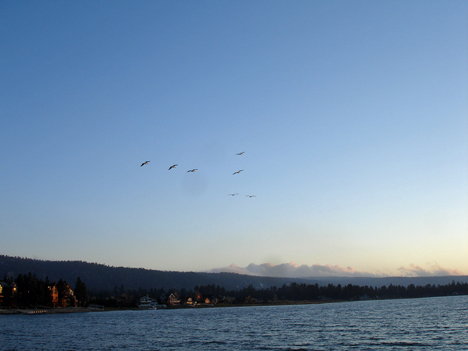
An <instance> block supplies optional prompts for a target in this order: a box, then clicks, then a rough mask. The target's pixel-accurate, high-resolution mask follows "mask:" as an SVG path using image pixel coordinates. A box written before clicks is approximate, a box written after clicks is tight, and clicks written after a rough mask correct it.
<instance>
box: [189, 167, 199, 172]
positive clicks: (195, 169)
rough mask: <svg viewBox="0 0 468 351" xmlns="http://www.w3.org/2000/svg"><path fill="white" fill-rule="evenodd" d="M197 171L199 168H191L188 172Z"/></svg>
mask: <svg viewBox="0 0 468 351" xmlns="http://www.w3.org/2000/svg"><path fill="white" fill-rule="evenodd" d="M195 171H198V169H197V168H194V169H189V170H188V171H187V172H192V173H193V172H195Z"/></svg>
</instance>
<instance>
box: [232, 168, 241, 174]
mask: <svg viewBox="0 0 468 351" xmlns="http://www.w3.org/2000/svg"><path fill="white" fill-rule="evenodd" d="M242 171H243V169H240V170H238V171H237V172H234V173H233V174H232V175H234V174H239V173H240V172H242Z"/></svg>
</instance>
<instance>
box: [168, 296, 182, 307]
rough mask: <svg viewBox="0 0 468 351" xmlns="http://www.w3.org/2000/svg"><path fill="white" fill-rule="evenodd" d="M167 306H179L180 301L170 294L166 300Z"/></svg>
mask: <svg viewBox="0 0 468 351" xmlns="http://www.w3.org/2000/svg"><path fill="white" fill-rule="evenodd" d="M167 304H168V305H169V306H174V305H180V300H179V299H178V298H177V297H176V296H175V295H174V294H170V295H169V297H168V298H167Z"/></svg>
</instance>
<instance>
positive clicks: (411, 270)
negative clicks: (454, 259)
mask: <svg viewBox="0 0 468 351" xmlns="http://www.w3.org/2000/svg"><path fill="white" fill-rule="evenodd" d="M429 265H430V267H429V268H428V269H424V268H422V267H420V266H417V265H415V264H414V263H411V264H410V265H409V267H403V266H401V267H400V268H398V271H399V272H401V274H402V275H403V276H405V277H431V276H445V275H464V274H463V272H461V271H459V270H458V269H448V268H443V267H441V266H439V264H438V263H437V262H434V263H432V264H429Z"/></svg>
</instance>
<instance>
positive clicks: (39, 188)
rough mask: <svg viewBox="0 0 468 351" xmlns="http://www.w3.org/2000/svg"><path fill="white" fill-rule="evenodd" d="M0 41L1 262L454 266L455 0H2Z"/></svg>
mask: <svg viewBox="0 0 468 351" xmlns="http://www.w3.org/2000/svg"><path fill="white" fill-rule="evenodd" d="M0 42H1V47H2V50H1V52H0V74H1V77H2V78H1V84H0V89H1V94H0V106H1V107H0V148H1V150H2V152H1V153H0V164H1V167H0V235H1V242H2V244H1V246H0V254H5V255H12V256H23V257H33V258H39V259H48V260H83V261H89V262H99V263H105V264H109V265H114V266H127V267H145V268H149V269H162V270H182V271H205V270H212V269H215V270H222V269H225V270H234V271H242V272H250V273H253V274H258V273H259V271H258V269H259V267H263V268H262V269H267V268H268V267H276V268H278V267H287V268H288V269H290V271H288V272H289V273H287V274H290V275H291V274H292V275H294V274H298V272H299V271H298V270H299V269H302V271H304V270H305V271H306V273H307V274H309V273H310V274H312V275H320V274H324V273H321V272H322V271H324V270H325V271H327V272H328V273H329V274H351V275H352V274H354V275H372V274H373V275H427V274H445V273H447V274H450V273H452V274H461V273H464V274H468V260H467V259H466V256H467V252H468V161H467V160H468V117H467V116H468V64H467V63H468V45H467V42H468V3H466V2H463V1H450V2H446V1H427V2H420V1H412V2H408V1H392V2H385V1H355V2H347V1H329V2H319V1H294V2H292V1H252V2H236V1H196V2H193V1H177V2H173V1H112V2H110V1H81V2H61V1H48V2H31V1H1V2H0ZM241 151H245V154H243V155H241V156H238V155H236V154H237V153H239V152H241ZM146 160H150V161H151V162H150V163H149V164H147V165H145V166H143V167H140V164H141V163H142V162H144V161H146ZM172 164H178V167H176V168H175V169H172V170H170V171H169V170H168V168H169V166H171V165H172ZM193 168H197V169H198V170H197V171H196V172H194V173H190V172H187V170H189V169H193ZM240 169H243V170H244V171H243V172H241V173H239V174H236V175H233V174H232V173H234V172H236V171H238V170H240ZM231 193H238V194H239V195H236V196H229V195H228V194H231ZM246 195H255V196H256V197H252V198H250V197H247V196H246ZM291 262H294V263H291ZM231 264H233V265H232V266H231ZM265 264H269V265H265ZM248 267H250V268H248ZM265 267H266V268H265ZM300 267H302V268H300ZM318 268H320V269H318ZM319 271H320V272H319ZM268 272H269V271H263V273H264V274H268ZM328 273H327V274H328ZM285 274H286V273H285Z"/></svg>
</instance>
